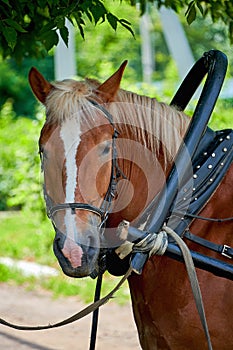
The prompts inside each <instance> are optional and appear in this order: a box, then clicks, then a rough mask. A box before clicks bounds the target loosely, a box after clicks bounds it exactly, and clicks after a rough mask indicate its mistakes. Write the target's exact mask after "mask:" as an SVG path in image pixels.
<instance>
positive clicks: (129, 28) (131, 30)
mask: <svg viewBox="0 0 233 350" xmlns="http://www.w3.org/2000/svg"><path fill="white" fill-rule="evenodd" d="M119 22H120V24H121V25H122V26H123V27H125V28H126V29H127V30H128V31H129V32H130V33H131V34H132V36H133V37H134V38H135V35H134V31H133V29H132V28H131V27H130V25H128V23H127V22H128V21H125V20H124V19H120V20H119ZM126 23H127V24H126ZM129 24H130V23H129Z"/></svg>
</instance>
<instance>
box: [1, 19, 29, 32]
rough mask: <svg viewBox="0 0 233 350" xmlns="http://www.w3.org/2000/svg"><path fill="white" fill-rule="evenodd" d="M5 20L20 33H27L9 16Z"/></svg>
mask: <svg viewBox="0 0 233 350" xmlns="http://www.w3.org/2000/svg"><path fill="white" fill-rule="evenodd" d="M5 22H6V23H7V24H8V25H9V26H10V27H12V28H14V29H16V30H17V31H18V32H21V33H27V31H26V30H25V29H24V28H23V27H22V26H21V25H20V24H18V23H17V22H15V21H14V20H13V19H11V18H7V19H5Z"/></svg>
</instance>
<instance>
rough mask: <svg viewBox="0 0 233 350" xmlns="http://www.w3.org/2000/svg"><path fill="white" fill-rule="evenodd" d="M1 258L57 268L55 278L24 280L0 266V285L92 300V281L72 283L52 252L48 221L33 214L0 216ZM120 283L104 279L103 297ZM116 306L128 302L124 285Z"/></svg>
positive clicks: (52, 233)
mask: <svg viewBox="0 0 233 350" xmlns="http://www.w3.org/2000/svg"><path fill="white" fill-rule="evenodd" d="M0 232H1V234H0V242H1V244H0V256H1V257H10V258H12V259H17V260H25V261H30V262H36V263H39V264H42V265H48V266H50V267H53V268H56V269H57V271H58V276H53V277H44V276H43V277H40V278H36V277H34V276H25V275H24V274H23V273H22V272H21V271H20V270H18V269H17V268H13V269H12V268H9V267H7V266H5V265H3V264H0V283H1V282H7V283H10V284H17V285H23V286H24V287H25V288H26V289H29V290H33V289H34V290H35V289H41V288H42V289H46V290H49V291H51V292H52V293H53V296H54V297H59V296H78V297H79V298H80V299H81V300H83V301H84V302H86V303H90V302H91V301H92V300H93V295H94V289H95V283H96V281H95V280H92V279H91V278H81V279H74V278H70V277H67V276H65V275H64V274H63V273H62V271H61V269H60V267H59V266H58V262H57V260H56V258H55V256H54V254H53V251H52V242H53V236H54V232H53V229H52V226H51V224H50V223H49V221H48V220H47V219H45V220H41V218H40V217H39V215H36V214H35V213H33V212H24V211H21V212H10V213H8V212H2V213H0ZM118 281H119V277H113V276H111V275H109V274H108V273H106V274H105V275H104V281H103V287H102V295H106V294H107V293H108V292H109V291H110V290H111V289H112V288H113V287H115V285H116V284H117V282H118ZM115 300H116V302H117V303H118V304H125V303H126V302H128V301H129V290H128V286H127V284H124V286H123V287H122V288H121V289H120V290H119V291H118V292H117V293H116V297H115Z"/></svg>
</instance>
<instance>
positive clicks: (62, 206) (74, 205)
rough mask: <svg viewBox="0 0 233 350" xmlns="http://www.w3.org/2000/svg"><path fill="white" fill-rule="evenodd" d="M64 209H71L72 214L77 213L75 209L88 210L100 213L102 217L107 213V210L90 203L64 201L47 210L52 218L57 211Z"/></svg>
mask: <svg viewBox="0 0 233 350" xmlns="http://www.w3.org/2000/svg"><path fill="white" fill-rule="evenodd" d="M64 209H71V212H72V214H75V209H82V210H88V211H91V212H93V213H95V214H97V215H99V216H100V217H101V218H104V214H105V212H104V211H103V210H101V209H100V208H97V207H95V206H94V205H90V204H87V203H63V204H57V205H54V206H53V207H51V208H49V209H48V211H47V215H48V217H49V218H50V219H52V218H53V216H54V214H55V213H56V212H57V211H59V210H64Z"/></svg>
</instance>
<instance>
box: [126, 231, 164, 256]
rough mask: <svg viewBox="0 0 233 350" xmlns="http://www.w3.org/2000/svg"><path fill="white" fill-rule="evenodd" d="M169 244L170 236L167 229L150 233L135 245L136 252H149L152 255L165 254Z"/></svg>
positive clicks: (134, 250)
mask: <svg viewBox="0 0 233 350" xmlns="http://www.w3.org/2000/svg"><path fill="white" fill-rule="evenodd" d="M167 246H168V237H167V233H166V232H165V231H160V232H159V233H148V235H147V236H146V237H145V238H143V239H142V240H141V241H140V242H138V243H135V244H134V246H133V252H134V253H149V257H151V255H154V254H156V255H163V254H164V253H165V251H166V249H167Z"/></svg>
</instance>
